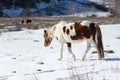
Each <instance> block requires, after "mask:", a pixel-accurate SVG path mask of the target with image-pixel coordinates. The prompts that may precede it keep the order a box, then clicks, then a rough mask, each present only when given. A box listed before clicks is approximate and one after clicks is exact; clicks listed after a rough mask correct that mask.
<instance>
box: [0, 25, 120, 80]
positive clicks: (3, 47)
mask: <svg viewBox="0 0 120 80" xmlns="http://www.w3.org/2000/svg"><path fill="white" fill-rule="evenodd" d="M100 27H101V30H102V33H103V43H104V48H105V50H113V51H114V53H105V59H104V60H97V59H98V58H97V54H91V53H92V52H93V51H95V48H94V47H92V48H91V50H90V51H89V53H88V55H87V57H86V59H85V60H84V61H81V55H82V53H83V52H84V50H85V48H86V43H85V41H83V42H81V43H74V44H73V52H74V54H75V55H76V57H77V60H76V61H73V59H72V57H71V55H70V54H69V53H68V51H67V48H66V45H65V46H64V58H63V60H62V61H58V60H57V58H58V57H59V43H58V42H57V40H55V39H54V40H53V42H52V43H51V45H50V47H47V48H46V47H44V46H43V29H39V30H25V31H19V32H6V33H1V34H0V35H1V36H0V80H120V78H119V76H120V24H115V25H100Z"/></svg>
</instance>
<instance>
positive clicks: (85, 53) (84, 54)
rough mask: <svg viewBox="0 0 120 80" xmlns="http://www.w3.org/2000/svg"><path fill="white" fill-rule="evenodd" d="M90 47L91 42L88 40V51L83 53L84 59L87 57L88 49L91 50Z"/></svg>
mask: <svg viewBox="0 0 120 80" xmlns="http://www.w3.org/2000/svg"><path fill="white" fill-rule="evenodd" d="M90 48H91V42H90V41H89V40H87V48H86V51H85V52H84V53H83V57H82V60H84V59H85V57H86V55H87V53H88V51H89V50H90Z"/></svg>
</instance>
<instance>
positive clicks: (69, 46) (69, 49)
mask: <svg viewBox="0 0 120 80" xmlns="http://www.w3.org/2000/svg"><path fill="white" fill-rule="evenodd" d="M67 47H68V51H69V53H70V54H72V57H73V59H74V60H76V56H75V55H74V54H73V52H72V50H71V43H67Z"/></svg>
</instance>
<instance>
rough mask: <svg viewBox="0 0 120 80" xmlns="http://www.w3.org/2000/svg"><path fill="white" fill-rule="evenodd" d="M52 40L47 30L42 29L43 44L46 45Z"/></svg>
mask: <svg viewBox="0 0 120 80" xmlns="http://www.w3.org/2000/svg"><path fill="white" fill-rule="evenodd" d="M51 42H52V37H51V35H50V32H49V31H48V30H44V46H45V47H47V46H49V45H50V43H51Z"/></svg>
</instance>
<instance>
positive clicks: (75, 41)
mask: <svg viewBox="0 0 120 80" xmlns="http://www.w3.org/2000/svg"><path fill="white" fill-rule="evenodd" d="M83 40H85V38H83V39H78V40H73V39H71V37H69V36H67V37H65V41H66V42H70V43H77V42H82V41H83Z"/></svg>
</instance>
